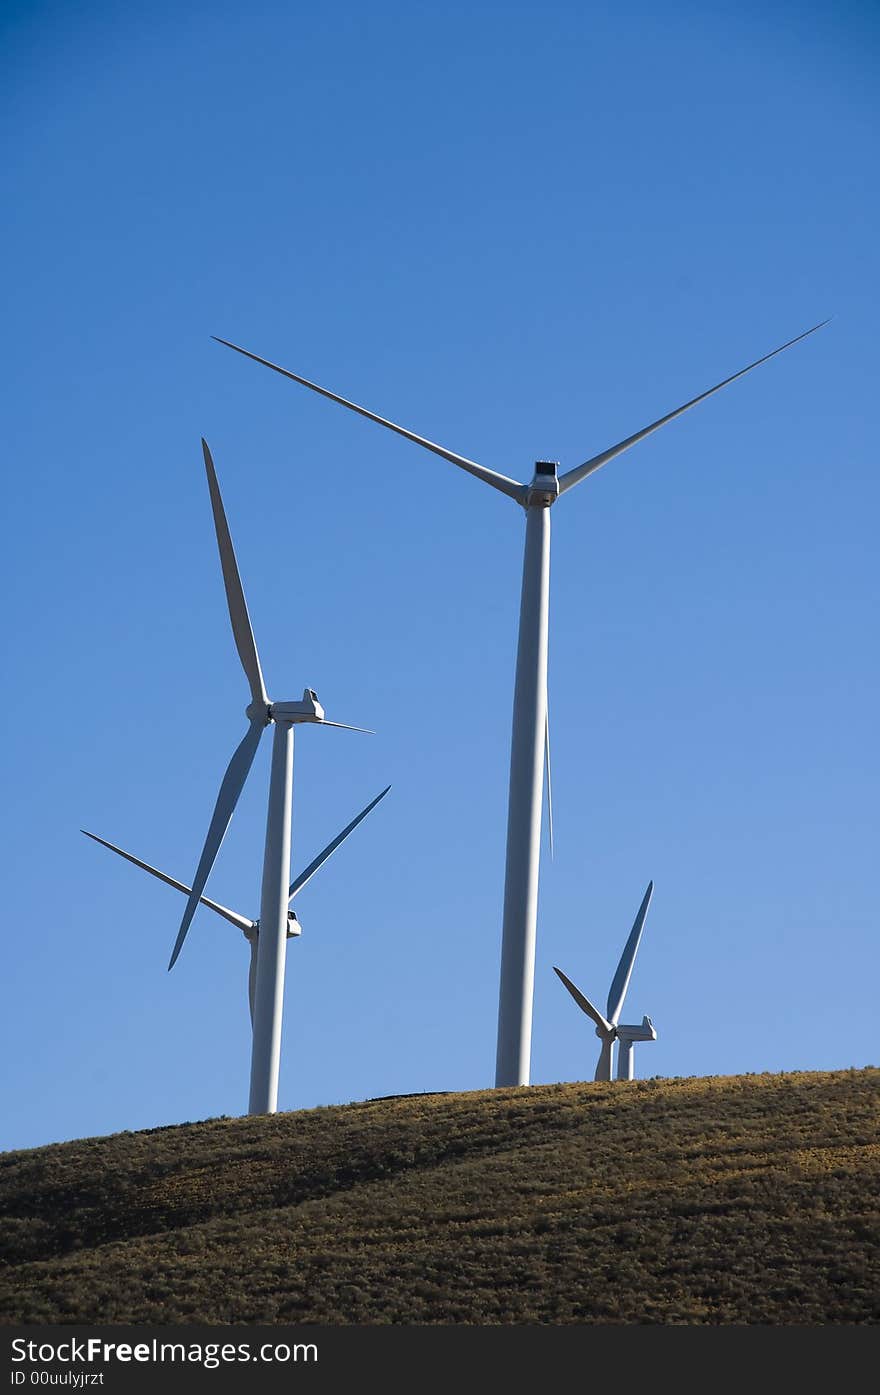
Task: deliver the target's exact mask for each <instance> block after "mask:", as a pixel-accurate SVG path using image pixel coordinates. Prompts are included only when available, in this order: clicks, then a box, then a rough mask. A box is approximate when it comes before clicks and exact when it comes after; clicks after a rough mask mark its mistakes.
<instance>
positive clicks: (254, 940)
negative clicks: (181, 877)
mask: <svg viewBox="0 0 880 1395" xmlns="http://www.w3.org/2000/svg"><path fill="white" fill-rule="evenodd" d="M390 789H391V786H390V785H387V786H386V787H385V789H384V790H383V791H382V793H381V794H377V795H376V798H375V799H373V800H371V801H370V803H369V804H367V805H366V807H365V808H363V809H361V811H360V813H359V814H357V815H356V816H355V817H354V818H353V819H352V821H351V823H349V824H346V826H345V828H343V830H342V832H341V833H337V835H336V837H335V838H334V839H333V841H332V842H330V843H328V844H327V846H326V848H323V849H322V850H321V852H319V853H318V856H317V857H316V858H315V859H314V860H313V861H312V862H310V863H309V865H308V867H306V868H305V869H304V870H303V871H302V872H300V874H299V876H298V877H296V878H295V880H294V881H293V882H291V884H290V887H289V888H288V901H287V904H288V911H287V938H288V939H291V938H292V937H293V936H294V935H301V934H302V926H301V924H300V922H299V919H298V917H297V914H296V911H295V910H294V908H293V905H292V904H291V903H292V902H293V898H294V897H295V896H296V894H297V892H299V891H302V889H303V887H304V886H305V885H306V883H307V882H310V881H311V879H312V877H313V876H314V875H315V873H316V872H317V871H318V869H319V868H320V867H323V865H324V863H325V862H326V861H327V859H328V857H331V856H332V854H333V853H335V851H336V849H337V848H338V847H339V846H340V845H341V844H342V843H344V842H345V840H346V838H347V837H348V835H349V834H350V833H353V832H354V830H355V829H356V828H357V826H358V824H359V823H361V822H362V821H363V820H364V819H365V818H366V817H367V814H369V813H371V812H372V811H373V809H375V807H376V805H377V804H378V803H379V802H380V800H382V799H384V798H385V796H386V794H387V793H388V791H389V790H390ZM80 832H81V833H84V834H85V835H86V837H87V838H92V839H94V841H95V842H96V843H100V844H101V846H102V847H105V848H109V849H110V851H111V852H115V853H118V854H119V856H120V857H124V858H125V859H126V860H127V861H128V862H133V863H134V865H135V867H142V868H143V870H144V871H145V872H149V873H150V874H151V876H154V877H158V879H159V881H160V882H165V884H166V885H167V886H173V887H174V888H175V889H176V890H177V891H182V892H183V893H184V895H186V896H190V895H191V894H192V887H190V886H186V885H185V884H184V883H183V882H179V881H177V880H176V879H175V878H174V877H169V875H168V873H167V872H161V871H160V870H159V868H158V867H151V866H150V864H149V862H143V861H142V860H141V859H140V858H139V857H135V855H134V853H130V852H126V851H125V849H124V848H119V847H117V846H116V844H115V843H108V841H107V839H106V838H99V837H98V835H97V833H89V831H88V829H87V828H83V829H81V830H80ZM199 901H200V902H201V904H202V905H203V906H207V907H208V908H209V909H210V910H212V911H216V913H217V915H220V916H222V917H223V919H224V920H228V921H229V922H230V924H232V925H235V926H237V927H238V929H239V930H240V931H241V932H242V934H243V935H244V937H245V939H246V940H247V942H248V944H249V946H250V967H249V970H248V1007H249V1010H250V1015H251V1025H253V1021H254V994H255V991H256V984H257V948H258V945H259V940H260V922H259V921H258V920H252V919H250V917H248V916H244V915H240V914H239V912H238V911H231V910H230V909H229V907H228V906H221V905H220V903H219V902H218V901H211V900H210V899H209V898H208V897H207V896H200V897H199Z"/></svg>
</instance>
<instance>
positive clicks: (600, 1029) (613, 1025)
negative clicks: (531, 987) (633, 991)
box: [553, 882, 657, 1080]
mask: <svg viewBox="0 0 880 1395" xmlns="http://www.w3.org/2000/svg"><path fill="white" fill-rule="evenodd" d="M653 894H654V883H653V882H648V889H647V891H646V892H645V894H644V897H643V898H642V904H641V905H640V906H639V909H638V912H637V914H636V918H635V920H634V921H633V927H632V930H630V932H629V937H628V939H627V942H626V944H625V945H624V947H623V953H622V954H621V956H620V962H619V964H618V965H617V969H616V970H615V974H614V978H613V979H612V980H611V987H610V989H609V990H608V1003H607V1006H606V1008H605V1015H604V1016H603V1015H602V1013H601V1012H600V1011H599V1009H598V1008H597V1007H594V1006H593V1004H592V1003H591V1002H590V1000H589V998H585V997H584V995H583V993H582V992H581V991H580V989H579V988H575V986H574V984H573V983H572V981H571V979H570V978H566V976H565V974H564V973H563V972H562V970H561V969H557V968H554V970H553V972H554V974H556V976H557V978H559V979H560V980H561V982H562V983H564V984H565V987H566V988H567V989H568V991H569V993H570V994H571V996H572V997H573V998H574V1000H575V1002H576V1003H577V1005H578V1007H579V1008H580V1009H581V1011H582V1012H585V1013H586V1014H587V1016H588V1017H591V1018H592V1019H593V1021H594V1022H595V1024H596V1036H597V1037H598V1038H599V1040H600V1041H601V1043H602V1049H601V1051H600V1052H599V1060H598V1063H597V1065H596V1075H595V1079H596V1080H610V1079H611V1074H612V1067H613V1065H614V1043H615V1041H619V1042H620V1055H619V1057H618V1064H617V1078H618V1080H632V1078H633V1042H636V1041H656V1040H657V1033H656V1032H655V1031H654V1024H653V1023H652V1021H651V1019H650V1017H643V1018H642V1021H641V1023H640V1025H639V1026H628V1025H624V1026H618V1023H619V1021H620V1014H621V1011H622V1009H623V1000H624V998H625V997H626V990H627V989H628V988H629V981H630V979H631V978H632V971H633V965H634V964H635V962H636V954H637V953H638V948H639V944H640V942H641V938H642V930H643V929H644V925H645V916H646V915H647V914H648V907H649V906H650V904H651V897H652V896H653Z"/></svg>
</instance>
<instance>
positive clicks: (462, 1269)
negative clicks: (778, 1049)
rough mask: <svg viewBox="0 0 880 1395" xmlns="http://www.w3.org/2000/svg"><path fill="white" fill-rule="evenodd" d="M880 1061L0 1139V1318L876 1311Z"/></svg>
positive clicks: (418, 1319)
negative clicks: (42, 1143)
mask: <svg viewBox="0 0 880 1395" xmlns="http://www.w3.org/2000/svg"><path fill="white" fill-rule="evenodd" d="M878 1104H880V1070H876V1069H874V1068H869V1069H866V1070H852V1071H839V1072H833V1073H819V1072H816V1073H813V1072H811V1073H797V1074H787V1075H751V1076H734V1077H724V1078H722V1077H705V1078H694V1079H673V1080H645V1081H636V1082H634V1083H633V1084H631V1085H628V1084H624V1083H617V1082H613V1083H610V1084H592V1083H591V1084H569V1085H543V1086H534V1087H532V1088H523V1089H511V1090H498V1091H496V1090H491V1091H488V1090H487V1091H482V1092H477V1093H469V1094H457V1095H435V1096H413V1097H403V1098H397V1099H387V1100H376V1101H367V1102H365V1103H361V1104H351V1105H347V1106H340V1107H333V1108H325V1109H314V1110H309V1111H304V1112H302V1113H291V1114H277V1115H274V1116H270V1117H262V1118H248V1117H245V1118H240V1119H214V1120H210V1121H208V1122H206V1123H201V1124H184V1125H180V1126H176V1127H172V1128H164V1129H152V1130H149V1131H146V1132H143V1133H123V1134H116V1135H113V1136H112V1137H109V1138H92V1139H83V1140H80V1141H77V1142H72V1143H63V1144H53V1145H51V1146H50V1147H46V1148H38V1149H33V1150H30V1151H27V1152H17V1153H6V1154H3V1155H0V1215H2V1218H3V1219H2V1232H0V1235H2V1241H0V1246H2V1247H0V1254H2V1257H3V1263H2V1267H0V1318H2V1320H3V1321H5V1322H7V1323H10V1322H28V1323H42V1322H57V1323H74V1322H76V1323H108V1322H134V1323H157V1324H159V1323H176V1322H211V1323H243V1322H262V1323H275V1322H296V1323H299V1322H316V1323H406V1324H423V1323H479V1324H485V1323H528V1322H541V1323H594V1322H600V1323H609V1322H610V1323H619V1322H629V1323H631V1322H648V1323H711V1324H718V1323H770V1324H783V1323H784V1324H791V1323H810V1324H815V1323H868V1322H875V1321H877V1318H878V1295H880V1282H878V1278H880V1275H878V1264H877V1259H878V1238H880V1220H878V1196H880V1187H878V1182H880V1144H878V1131H877V1122H878Z"/></svg>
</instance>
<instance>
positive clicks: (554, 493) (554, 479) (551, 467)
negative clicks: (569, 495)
mask: <svg viewBox="0 0 880 1395" xmlns="http://www.w3.org/2000/svg"><path fill="white" fill-rule="evenodd" d="M558 498H559V461H558V460H536V461H535V473H534V475H533V476H532V479H531V482H530V483H529V484H527V485H526V487H525V499H524V501H523V502H524V504H525V506H526V508H527V509H531V508H539V509H542V508H543V509H549V507H550V505H551V504H553V503H555V502H556V500H557V499H558Z"/></svg>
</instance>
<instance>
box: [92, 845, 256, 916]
mask: <svg viewBox="0 0 880 1395" xmlns="http://www.w3.org/2000/svg"><path fill="white" fill-rule="evenodd" d="M80 833H84V834H85V835H86V837H87V838H93V839H94V841H95V842H96V843H100V844H101V846H102V847H104V848H109V849H110V851H111V852H115V853H118V854H119V856H120V857H124V858H125V859H126V861H127V862H133V863H134V865H135V867H142V868H143V870H144V871H145V872H149V873H150V875H151V876H152V877H158V878H159V881H160V882H165V884H166V886H173V887H174V888H175V890H177V891H182V892H183V893H184V894H185V895H186V896H189V894H190V892H191V891H192V887H189V886H186V885H185V884H184V883H183V882H178V881H176V880H175V878H174V877H169V876H168V873H167V872H160V871H159V869H158V867H151V866H150V864H149V862H142V861H141V859H140V858H139V857H135V855H134V853H130V852H126V851H125V849H124V848H117V846H116V844H115V843H108V842H107V839H106V838H99V837H98V835H97V833H90V832H89V830H88V829H87V828H81V829H80ZM199 900H200V901H201V903H202V905H203V906H207V907H208V908H209V909H210V910H212V911H216V912H217V914H218V915H222V916H223V918H224V919H225V920H228V921H229V922H230V924H232V925H235V926H237V927H238V929H239V930H251V929H252V928H253V925H254V922H253V921H252V920H248V919H247V917H246V916H243V915H239V914H238V911H231V910H230V909H229V907H228V906H221V905H220V902H219V901H211V900H209V898H208V897H207V896H200V897H199Z"/></svg>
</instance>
